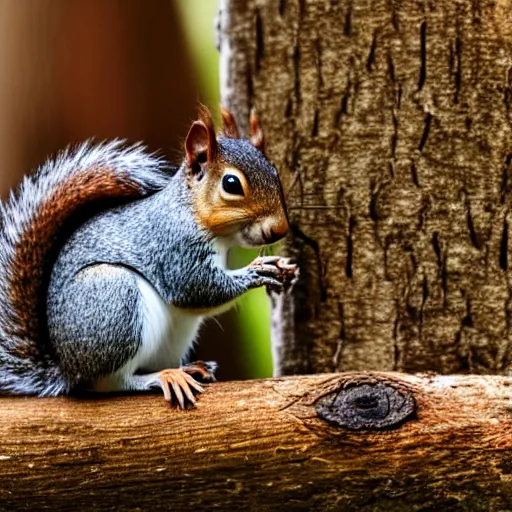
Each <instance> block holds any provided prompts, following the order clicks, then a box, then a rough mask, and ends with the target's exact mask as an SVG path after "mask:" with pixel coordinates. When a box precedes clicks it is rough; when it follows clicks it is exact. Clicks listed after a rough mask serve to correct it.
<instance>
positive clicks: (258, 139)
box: [250, 109, 265, 153]
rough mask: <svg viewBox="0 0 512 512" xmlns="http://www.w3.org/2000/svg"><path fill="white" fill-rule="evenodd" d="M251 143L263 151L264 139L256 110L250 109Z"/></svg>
mask: <svg viewBox="0 0 512 512" xmlns="http://www.w3.org/2000/svg"><path fill="white" fill-rule="evenodd" d="M250 140H251V144H252V145H253V146H254V147H255V148H257V149H259V150H260V151H261V152H262V153H263V152H264V151H265V139H264V138H263V130H262V129H261V126H260V120H259V117H258V115H257V114H256V110H255V109H252V110H251V139H250Z"/></svg>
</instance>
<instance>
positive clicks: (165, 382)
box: [159, 368, 204, 409]
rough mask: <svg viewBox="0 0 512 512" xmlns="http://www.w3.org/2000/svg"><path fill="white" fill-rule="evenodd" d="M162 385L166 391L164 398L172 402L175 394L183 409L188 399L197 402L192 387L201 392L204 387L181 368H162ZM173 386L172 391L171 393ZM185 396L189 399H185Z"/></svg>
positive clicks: (160, 374) (160, 379)
mask: <svg viewBox="0 0 512 512" xmlns="http://www.w3.org/2000/svg"><path fill="white" fill-rule="evenodd" d="M159 381H160V386H161V388H162V390H163V392H164V398H165V399H166V400H167V401H168V402H172V398H173V394H174V398H175V400H176V402H177V403H178V405H179V407H180V408H181V409H185V405H186V401H188V402H190V403H191V404H195V403H196V397H195V396H194V392H193V391H192V389H194V390H195V391H197V392H198V393H201V392H203V391H204V388H203V387H202V386H201V385H200V384H199V382H197V381H195V380H194V378H193V377H192V376H191V375H189V374H188V373H186V372H185V371H183V370H182V369H181V368H171V369H168V370H162V371H161V372H160V373H159ZM171 388H172V393H171ZM185 397H186V399H187V400H185Z"/></svg>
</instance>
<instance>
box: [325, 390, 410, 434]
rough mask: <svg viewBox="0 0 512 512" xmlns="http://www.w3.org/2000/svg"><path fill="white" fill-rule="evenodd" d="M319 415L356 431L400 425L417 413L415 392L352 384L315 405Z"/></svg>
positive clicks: (326, 396)
mask: <svg viewBox="0 0 512 512" xmlns="http://www.w3.org/2000/svg"><path fill="white" fill-rule="evenodd" d="M315 408H316V412H317V414H318V416H319V417H320V418H322V419H324V420H326V421H328V422H330V423H333V424H335V425H338V426H340V427H346V428H350V429H353V430H360V429H376V430H377V429H385V428H392V427H396V426H398V425H400V424H401V423H403V422H404V421H405V420H407V419H408V418H410V417H411V416H412V415H413V413H414V412H415V410H416V404H415V401H414V397H413V395H412V393H411V392H410V391H408V390H406V389H404V388H403V387H401V388H400V389H397V388H396V387H394V386H393V385H392V384H391V383H390V382H385V381H377V382H372V383H368V382H362V383H354V382H350V383H347V384H345V385H342V386H341V387H340V388H339V389H338V390H336V391H333V392H331V393H329V394H327V395H324V396H323V397H322V398H320V400H318V402H317V403H316V405H315Z"/></svg>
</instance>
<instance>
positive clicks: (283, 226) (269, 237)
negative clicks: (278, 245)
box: [265, 219, 290, 244]
mask: <svg viewBox="0 0 512 512" xmlns="http://www.w3.org/2000/svg"><path fill="white" fill-rule="evenodd" d="M289 230H290V226H289V224H288V221H287V220H286V219H283V220H282V221H281V222H280V223H279V224H276V225H274V226H272V227H271V228H270V232H269V233H267V234H266V235H265V241H266V242H267V244H273V243H275V242H277V241H278V240H281V238H284V237H285V236H286V235H287V234H288V231H289Z"/></svg>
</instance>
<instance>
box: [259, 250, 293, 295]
mask: <svg viewBox="0 0 512 512" xmlns="http://www.w3.org/2000/svg"><path fill="white" fill-rule="evenodd" d="M249 268H250V269H251V270H253V271H255V272H256V273H257V274H258V276H259V277H260V278H262V279H263V280H264V282H263V283H261V284H264V285H265V286H266V287H267V290H268V291H273V292H277V293H280V292H288V291H289V290H290V289H291V288H292V286H293V285H294V283H295V282H296V281H297V278H298V275H299V268H298V266H297V265H296V264H294V263H290V259H289V258H283V257H281V256H260V257H258V258H256V259H255V260H254V261H253V262H252V263H251V264H250V265H249Z"/></svg>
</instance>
